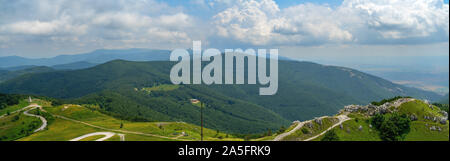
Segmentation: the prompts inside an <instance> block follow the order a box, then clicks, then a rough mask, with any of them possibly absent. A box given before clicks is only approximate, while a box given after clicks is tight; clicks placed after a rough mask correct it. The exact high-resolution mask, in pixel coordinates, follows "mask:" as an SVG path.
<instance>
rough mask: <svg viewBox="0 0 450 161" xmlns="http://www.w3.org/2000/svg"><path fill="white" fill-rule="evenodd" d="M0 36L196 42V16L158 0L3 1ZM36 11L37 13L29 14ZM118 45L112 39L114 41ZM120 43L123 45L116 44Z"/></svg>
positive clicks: (100, 42)
mask: <svg viewBox="0 0 450 161" xmlns="http://www.w3.org/2000/svg"><path fill="white" fill-rule="evenodd" d="M1 3H2V5H3V4H5V6H3V7H0V9H5V10H3V11H0V13H1V14H0V18H2V20H4V21H0V35H3V36H4V37H5V36H7V37H12V38H14V40H16V41H23V42H26V41H31V40H34V39H39V40H40V41H41V42H42V41H44V42H45V43H47V44H49V43H52V42H51V41H58V42H60V41H69V42H72V43H82V42H83V41H85V42H91V43H98V46H99V48H102V47H103V46H105V44H108V43H109V42H108V41H119V42H122V43H123V44H124V45H123V46H129V43H147V44H148V45H149V46H150V45H155V46H157V45H161V44H164V43H173V44H172V45H180V43H181V44H186V42H189V41H191V39H190V36H189V34H191V33H192V32H193V29H192V28H193V27H192V25H191V24H194V19H193V18H191V16H190V15H188V14H186V13H184V12H182V10H181V9H180V8H177V7H171V6H168V5H167V4H164V3H160V2H157V1H155V0H139V1H135V0H118V1H100V0H80V1H70V0H55V1H53V0H17V1H12V2H10V1H7V2H6V1H5V2H3V1H2V2H1ZM25 12H31V13H32V14H33V15H32V16H30V15H27V14H24V13H25ZM110 44H112V43H110ZM114 44H117V43H114Z"/></svg>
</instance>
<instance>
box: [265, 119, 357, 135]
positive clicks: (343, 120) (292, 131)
mask: <svg viewBox="0 0 450 161" xmlns="http://www.w3.org/2000/svg"><path fill="white" fill-rule="evenodd" d="M326 117H328V116H323V117H320V118H317V119H324V118H326ZM336 118H337V119H339V122H338V123H336V124H334V125H333V126H331V127H330V128H328V129H327V130H325V131H323V132H322V133H320V134H318V135H316V136H313V137H311V138H308V139H305V140H303V141H311V140H314V139H316V138H318V137H319V136H322V135H323V134H325V133H326V132H328V131H330V130H331V129H333V128H335V127H336V126H339V125H341V124H342V123H344V122H345V121H348V120H350V118H349V117H348V116H347V115H339V116H337V117H336ZM311 121H314V120H308V121H303V122H300V123H298V125H297V126H296V127H295V128H294V129H292V130H291V131H288V132H286V133H282V134H280V135H278V136H276V137H275V139H273V141H281V140H283V138H285V137H286V136H289V135H291V134H293V133H294V132H296V131H297V130H300V129H301V128H302V127H303V126H304V125H305V124H306V123H308V122H311Z"/></svg>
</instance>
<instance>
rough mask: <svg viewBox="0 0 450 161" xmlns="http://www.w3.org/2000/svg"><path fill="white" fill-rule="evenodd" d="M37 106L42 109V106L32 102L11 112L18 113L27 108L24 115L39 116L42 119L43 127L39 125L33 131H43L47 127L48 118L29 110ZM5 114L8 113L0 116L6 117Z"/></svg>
mask: <svg viewBox="0 0 450 161" xmlns="http://www.w3.org/2000/svg"><path fill="white" fill-rule="evenodd" d="M36 108H39V109H42V107H41V106H39V105H38V104H30V105H28V106H26V107H24V108H21V109H19V110H16V111H13V112H11V114H14V113H17V112H21V111H24V110H26V111H25V112H23V114H24V115H26V116H30V117H37V118H39V119H41V121H42V125H41V127H39V128H38V129H36V130H34V131H33V132H34V133H35V132H39V131H42V130H44V129H45V128H46V127H47V120H46V119H45V118H44V117H42V116H39V115H34V114H30V113H28V112H29V111H31V110H34V109H36ZM27 109H28V110H27ZM5 116H6V114H4V115H1V116H0V118H3V117H5Z"/></svg>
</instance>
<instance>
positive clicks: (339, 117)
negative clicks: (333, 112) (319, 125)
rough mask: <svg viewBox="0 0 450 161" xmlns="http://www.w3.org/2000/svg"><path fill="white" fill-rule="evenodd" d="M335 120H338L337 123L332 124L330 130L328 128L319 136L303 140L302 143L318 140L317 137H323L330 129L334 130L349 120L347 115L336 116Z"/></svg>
mask: <svg viewBox="0 0 450 161" xmlns="http://www.w3.org/2000/svg"><path fill="white" fill-rule="evenodd" d="M337 118H338V119H339V122H338V123H336V124H334V125H333V126H331V127H330V128H328V129H327V130H325V131H323V132H322V133H320V134H319V135H316V136H313V137H310V138H308V139H305V140H304V141H311V140H314V139H316V138H318V137H319V136H322V135H324V134H325V133H327V132H328V131H330V130H331V129H333V128H335V127H336V126H339V125H341V124H342V123H344V122H345V121H348V120H350V118H349V117H348V116H347V115H339V116H337Z"/></svg>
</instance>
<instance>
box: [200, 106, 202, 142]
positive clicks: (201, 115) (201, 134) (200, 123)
mask: <svg viewBox="0 0 450 161" xmlns="http://www.w3.org/2000/svg"><path fill="white" fill-rule="evenodd" d="M200 120H201V122H200V126H201V131H200V136H201V139H200V140H201V141H203V102H201V101H200Z"/></svg>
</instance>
